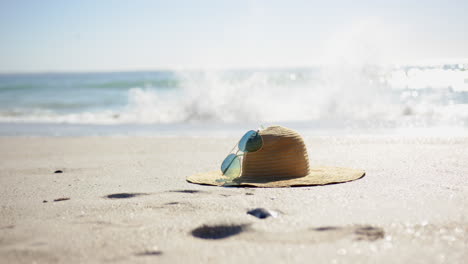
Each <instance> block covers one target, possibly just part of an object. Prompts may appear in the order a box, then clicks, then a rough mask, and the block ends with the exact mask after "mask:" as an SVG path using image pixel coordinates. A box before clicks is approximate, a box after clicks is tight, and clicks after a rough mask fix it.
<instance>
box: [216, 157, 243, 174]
mask: <svg viewBox="0 0 468 264" xmlns="http://www.w3.org/2000/svg"><path fill="white" fill-rule="evenodd" d="M221 171H222V172H223V175H225V176H227V177H229V178H235V177H238V176H239V175H240V172H241V164H240V159H239V157H238V156H237V155H236V154H229V155H228V156H227V157H226V158H225V159H224V161H223V163H222V164H221Z"/></svg>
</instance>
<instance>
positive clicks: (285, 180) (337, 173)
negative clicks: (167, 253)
mask: <svg viewBox="0 0 468 264" xmlns="http://www.w3.org/2000/svg"><path fill="white" fill-rule="evenodd" d="M309 171H310V172H309V174H308V175H306V176H302V177H294V178H292V177H284V176H283V177H279V176H268V177H244V176H241V177H239V178H236V179H234V180H232V181H229V179H228V178H227V177H226V176H224V175H223V174H222V173H221V172H220V171H211V172H206V173H199V174H195V175H192V176H190V177H187V181H188V182H191V183H195V184H203V185H214V186H239V187H240V186H253V187H265V188H272V187H273V188H274V187H291V186H312V185H326V184H334V183H342V182H349V181H354V180H357V179H360V178H362V177H364V175H365V174H366V172H365V171H364V170H361V169H351V168H339V167H315V168H310V170H309Z"/></svg>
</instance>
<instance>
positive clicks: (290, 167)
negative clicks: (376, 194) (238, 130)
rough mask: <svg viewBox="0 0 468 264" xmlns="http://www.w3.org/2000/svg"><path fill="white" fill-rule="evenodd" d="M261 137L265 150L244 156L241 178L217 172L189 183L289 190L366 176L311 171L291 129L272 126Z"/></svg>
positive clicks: (358, 172)
mask: <svg viewBox="0 0 468 264" xmlns="http://www.w3.org/2000/svg"><path fill="white" fill-rule="evenodd" d="M259 134H260V135H261V136H262V139H263V146H262V148H261V149H260V150H258V151H256V152H247V153H244V157H243V160H242V174H241V175H240V177H238V178H235V179H233V180H228V179H227V177H226V176H224V175H223V174H222V172H221V171H220V170H218V171H212V172H206V173H199V174H195V175H192V176H190V177H188V178H187V181H188V182H191V183H196V184H206V185H216V186H255V187H289V186H307V185H325V184H331V183H341V182H348V181H353V180H357V179H359V178H362V177H363V176H364V175H365V171H364V170H361V169H351V168H338V167H310V166H309V157H308V155H307V149H306V146H305V144H304V140H303V139H302V137H301V136H300V135H299V134H298V133H297V132H296V131H293V130H291V129H289V128H285V127H282V126H272V127H268V128H267V129H264V130H261V131H260V132H259Z"/></svg>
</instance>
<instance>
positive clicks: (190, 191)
mask: <svg viewBox="0 0 468 264" xmlns="http://www.w3.org/2000/svg"><path fill="white" fill-rule="evenodd" d="M169 192H175V193H191V194H194V193H207V192H205V191H199V190H172V191H169Z"/></svg>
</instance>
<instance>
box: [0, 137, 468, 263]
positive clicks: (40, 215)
mask: <svg viewBox="0 0 468 264" xmlns="http://www.w3.org/2000/svg"><path fill="white" fill-rule="evenodd" d="M236 140H237V139H235V138H214V139H213V138H189V137H167V138H163V137H153V138H151V137H58V138H53V137H1V138H0V146H1V150H0V188H1V191H0V206H1V211H0V262H1V263H106V262H111V263H129V262H135V263H140V262H141V263H154V262H156V263H267V262H268V263H306V262H307V263H311V262H313V263H351V262H353V263H466V262H467V261H468V216H467V213H468V199H467V197H468V184H467V179H468V162H467V161H468V138H463V137H458V138H402V137H399V138H398V137H397V138H395V137H388V136H382V137H357V136H356V137H306V138H305V141H306V145H307V148H308V151H309V158H310V161H311V164H312V165H313V166H314V165H317V166H319V165H328V166H344V167H352V168H362V169H364V170H366V176H365V177H364V178H362V179H360V180H357V181H354V182H349V183H344V184H334V185H327V186H317V187H297V188H275V189H273V188H263V189H262V188H222V187H212V186H202V185H195V184H190V183H187V182H186V180H185V179H186V177H187V176H189V175H192V174H194V173H198V172H204V171H209V170H215V169H218V167H219V164H220V162H221V161H222V159H223V158H224V157H225V155H226V154H227V152H228V151H229V149H231V148H232V145H234V143H235V142H236ZM56 171H62V173H55V172H56ZM255 208H264V209H266V210H269V211H270V212H271V214H272V215H273V216H271V217H268V218H264V219H260V218H257V217H255V216H253V215H250V214H247V212H248V211H249V210H252V209H255ZM274 216H276V217H274Z"/></svg>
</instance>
